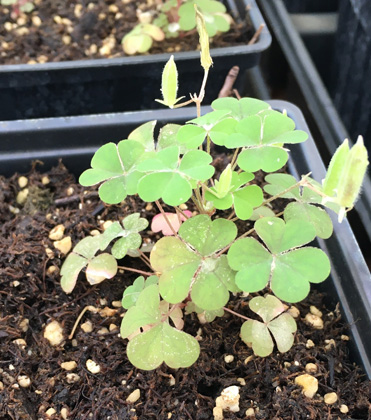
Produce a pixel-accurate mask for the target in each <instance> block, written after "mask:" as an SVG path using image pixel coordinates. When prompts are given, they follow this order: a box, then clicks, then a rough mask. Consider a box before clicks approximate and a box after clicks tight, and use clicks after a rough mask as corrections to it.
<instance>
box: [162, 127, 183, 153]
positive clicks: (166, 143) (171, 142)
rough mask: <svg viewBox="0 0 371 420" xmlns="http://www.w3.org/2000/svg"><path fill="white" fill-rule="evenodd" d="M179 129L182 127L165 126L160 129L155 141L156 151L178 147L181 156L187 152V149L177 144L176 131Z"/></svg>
mask: <svg viewBox="0 0 371 420" xmlns="http://www.w3.org/2000/svg"><path fill="white" fill-rule="evenodd" d="M180 127H182V126H181V125H179V124H166V125H165V126H164V127H162V128H161V130H160V134H159V136H158V140H157V150H162V149H166V148H167V147H172V146H178V147H179V151H180V153H181V154H184V153H185V152H186V151H188V149H187V148H186V147H185V146H184V145H181V144H179V142H178V140H177V135H178V130H179V129H180Z"/></svg>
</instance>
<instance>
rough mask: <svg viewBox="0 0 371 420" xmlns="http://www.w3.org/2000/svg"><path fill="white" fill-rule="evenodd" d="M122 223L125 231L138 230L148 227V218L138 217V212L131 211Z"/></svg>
mask: <svg viewBox="0 0 371 420" xmlns="http://www.w3.org/2000/svg"><path fill="white" fill-rule="evenodd" d="M122 224H123V225H124V228H125V229H126V230H127V231H130V232H140V231H142V230H144V229H146V228H147V227H148V224H149V223H148V220H147V219H144V218H143V217H140V213H133V214H129V216H126V217H125V218H124V219H123V221H122Z"/></svg>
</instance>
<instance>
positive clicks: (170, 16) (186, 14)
mask: <svg viewBox="0 0 371 420" xmlns="http://www.w3.org/2000/svg"><path fill="white" fill-rule="evenodd" d="M194 4H196V5H197V7H198V8H199V9H200V11H201V13H202V14H203V16H204V18H205V28H206V30H207V33H208V35H209V36H211V37H213V36H214V35H216V34H217V33H220V32H228V31H229V29H230V25H231V23H232V21H233V19H232V17H231V16H230V15H229V14H228V13H226V7H225V6H224V4H223V3H222V2H220V1H217V0H167V1H165V2H163V3H162V4H161V5H160V7H159V11H158V13H157V15H153V14H152V13H150V12H145V13H141V14H139V15H138V19H139V23H138V24H137V25H136V26H135V27H134V28H133V29H132V30H131V31H130V32H129V33H128V34H126V35H125V36H124V37H123V39H122V46H123V49H124V51H125V53H126V54H129V55H132V54H136V53H145V52H147V51H149V50H150V49H151V47H152V44H153V41H163V40H164V39H165V38H183V37H184V36H185V35H187V33H189V32H191V31H194V30H195V28H196V18H195V13H194Z"/></svg>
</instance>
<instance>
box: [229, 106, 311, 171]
mask: <svg viewBox="0 0 371 420" xmlns="http://www.w3.org/2000/svg"><path fill="white" fill-rule="evenodd" d="M294 129H295V123H294V122H293V120H291V119H290V118H289V117H287V116H286V115H284V114H281V113H279V112H276V111H272V110H266V111H264V112H263V113H259V114H256V115H252V116H249V117H246V118H244V119H243V120H241V121H240V122H239V123H238V124H237V125H236V127H235V131H236V133H234V134H231V135H230V136H229V137H228V139H227V140H226V141H225V146H226V147H228V148H236V147H243V148H244V150H243V151H242V152H241V153H240V155H239V157H238V160H237V163H238V165H239V166H240V167H241V168H242V169H244V170H245V171H250V172H256V171H257V170H259V169H262V170H264V171H265V172H273V171H276V170H278V169H280V168H282V167H283V165H284V164H285V163H286V162H287V159H288V154H287V152H286V150H284V149H282V147H281V144H283V143H300V142H303V141H304V140H306V139H307V137H308V135H307V134H306V133H305V132H304V131H299V130H295V131H294Z"/></svg>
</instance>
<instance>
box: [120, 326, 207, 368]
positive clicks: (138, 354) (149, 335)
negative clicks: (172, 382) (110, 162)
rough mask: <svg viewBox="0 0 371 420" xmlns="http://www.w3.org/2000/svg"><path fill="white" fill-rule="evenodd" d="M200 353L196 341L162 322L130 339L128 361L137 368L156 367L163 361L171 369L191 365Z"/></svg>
mask: <svg viewBox="0 0 371 420" xmlns="http://www.w3.org/2000/svg"><path fill="white" fill-rule="evenodd" d="M199 354H200V346H199V344H198V341H197V340H196V339H195V338H194V337H192V336H190V335H189V334H186V333H185V332H183V331H178V330H177V329H175V328H172V327H171V326H170V325H169V324H167V323H165V322H163V323H161V324H160V325H157V326H156V327H153V328H151V329H150V330H149V331H146V332H144V333H142V334H140V335H137V336H135V337H134V338H133V339H132V340H130V342H129V344H128V346H127V355H128V358H129V361H130V362H131V363H132V364H133V365H134V366H136V367H137V368H139V369H143V370H152V369H156V368H157V367H159V366H160V365H161V363H163V362H165V363H166V364H167V365H168V366H169V367H171V368H173V369H179V368H182V367H183V368H184V367H189V366H191V365H192V364H193V363H194V362H195V361H196V360H197V359H198V356H199Z"/></svg>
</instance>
